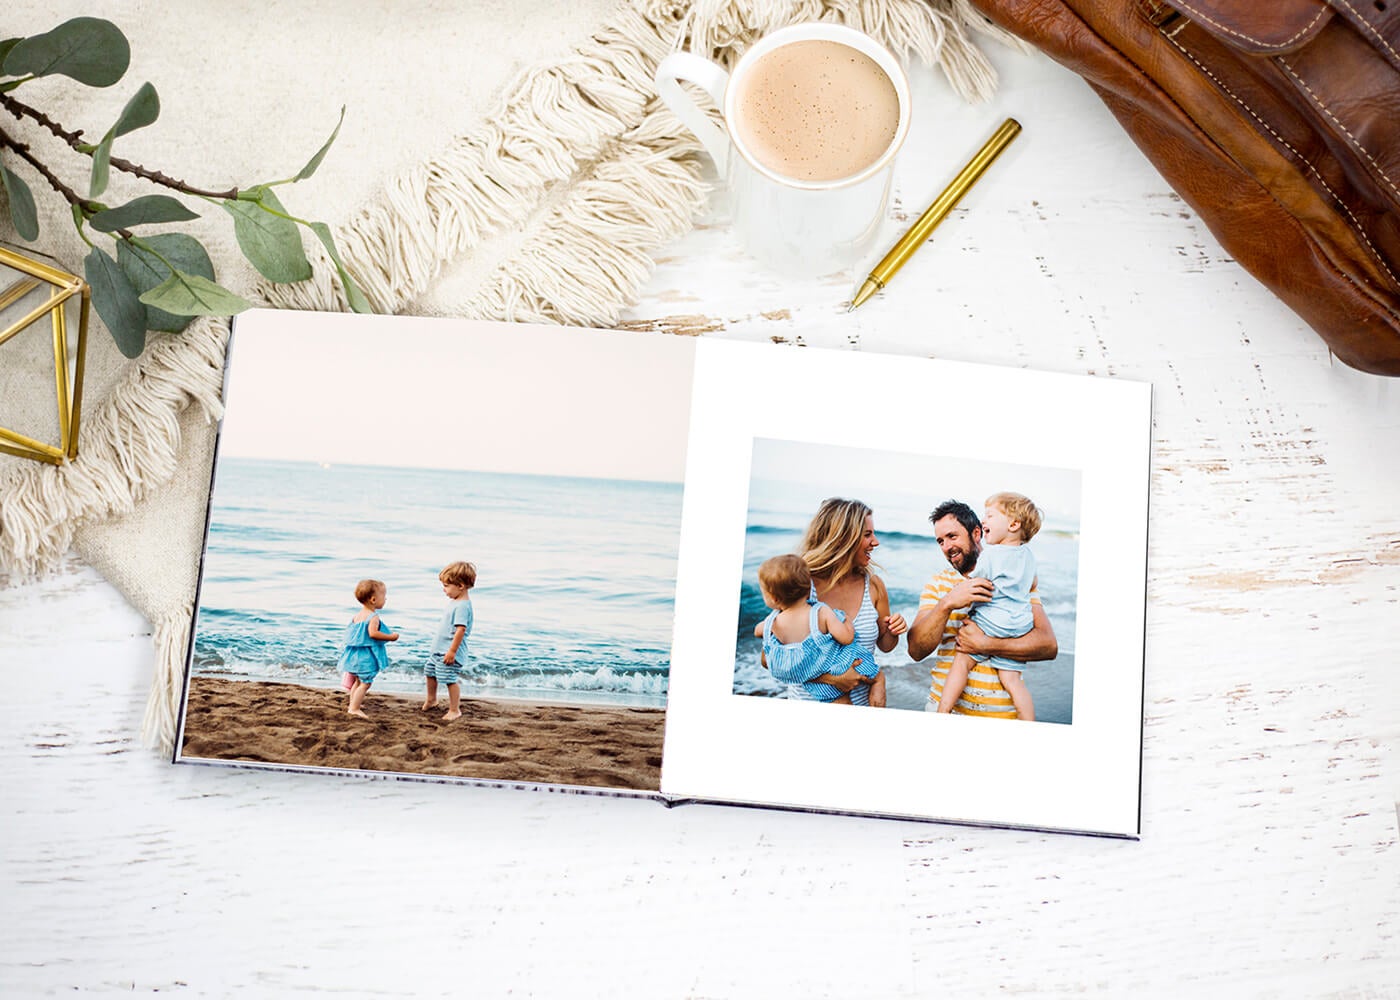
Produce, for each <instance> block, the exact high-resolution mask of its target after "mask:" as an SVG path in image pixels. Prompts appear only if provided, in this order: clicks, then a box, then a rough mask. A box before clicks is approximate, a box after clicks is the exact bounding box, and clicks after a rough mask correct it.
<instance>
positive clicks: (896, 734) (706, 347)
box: [661, 340, 1151, 837]
mask: <svg viewBox="0 0 1400 1000" xmlns="http://www.w3.org/2000/svg"><path fill="white" fill-rule="evenodd" d="M695 364H696V367H695V384H694V390H693V396H692V411H691V413H692V415H691V427H690V439H689V444H688V452H687V465H686V476H685V482H686V487H685V499H684V505H683V512H682V522H681V544H680V557H679V563H678V573H677V582H676V621H675V636H674V642H673V647H672V664H671V676H670V692H669V699H668V705H667V719H666V744H665V756H664V763H663V767H662V782H661V785H662V792H663V793H664V794H666V795H669V796H674V797H679V798H700V799H712V800H722V801H732V802H741V803H755V804H771V805H782V806H790V807H799V808H815V809H824V810H832V811H841V812H858V813H873V814H885V815H894V816H912V817H926V818H932V819H945V820H952V821H960V822H972V823H985V824H995V825H1008V826H1023V827H1033V828H1043V829H1055V830H1072V831H1083V832H1093V833H1102V834H1110V835H1118V836H1127V837H1134V836H1136V835H1137V833H1138V817H1139V793H1140V772H1141V767H1140V763H1141V732H1142V668H1143V629H1144V616H1145V582H1146V558H1147V504H1148V468H1149V457H1150V444H1151V387H1150V385H1147V384H1144V383H1136V382H1128V381H1123V380H1117V379H1108V378H1092V377H1084V376H1070V375H1057V374H1048V373H1041V372H1031V371H1023V370H1017V369H1007V368H997V367H990V366H981V365H970V364H963V363H955V362H947V361H937V360H927V359H919V358H897V357H891V356H882V355H872V354H860V353H854V352H838V351H823V350H817V349H791V348H779V347H769V346H767V345H756V344H744V343H737V342H727V341H722V340H701V341H699V342H698V343H697V345H696V358H695ZM833 387H852V388H850V389H834V388H833ZM843 392H845V393H847V395H845V396H843V395H842V393H843ZM852 393H853V394H854V399H855V401H856V402H857V403H858V404H859V405H857V406H855V407H852V406H851V405H850V402H851V395H850V394H852ZM833 411H836V412H839V411H845V412H850V413H859V414H860V416H859V418H852V419H847V420H834V419H829V418H826V419H817V418H816V417H814V414H818V413H821V414H828V413H830V412H833ZM818 428H819V429H818ZM758 439H777V440H780V441H792V442H810V443H812V444H816V445H826V446H834V447H840V448H859V449H865V450H867V451H868V452H873V453H876V454H875V456H874V457H875V458H878V457H879V456H878V453H879V452H888V453H889V456H890V463H889V464H890V469H889V473H888V477H889V478H888V480H887V481H886V482H884V483H883V484H872V489H873V488H874V486H875V485H895V484H897V482H898V480H899V479H900V468H901V464H900V461H901V456H921V457H922V458H921V460H923V461H928V460H932V461H936V462H938V463H945V464H947V465H949V466H951V467H952V468H953V470H954V471H953V473H952V479H954V480H956V479H957V472H956V469H957V468H958V466H959V463H960V462H966V463H968V466H969V467H971V465H973V464H974V463H984V464H985V463H987V462H993V463H995V462H1004V463H1008V464H1010V465H1021V466H1045V467H1051V468H1055V469H1067V470H1078V472H1079V483H1080V488H1081V504H1082V505H1081V508H1080V512H1079V538H1078V543H1079V549H1078V597H1077V627H1076V633H1077V634H1076V637H1075V642H1076V648H1075V668H1074V684H1073V720H1072V724H1068V725H1055V724H1050V723H1029V722H1021V721H993V720H985V719H976V718H969V717H964V716H957V715H936V714H934V713H926V712H922V711H898V710H890V709H885V710H876V709H867V708H849V707H846V706H836V705H827V704H821V703H815V702H805V701H797V700H786V699H781V698H773V697H755V696H752V695H740V694H735V693H734V676H735V656H736V654H735V635H736V623H737V621H738V615H739V600H740V583H741V580H742V578H743V574H744V557H745V532H746V522H747V514H748V509H747V508H748V503H749V486H750V476H751V471H752V464H751V459H752V455H753V453H754V447H755V441H756V440H758ZM906 464H908V463H907V460H906ZM872 467H873V466H872ZM882 478H883V477H882ZM1005 486H1006V488H1009V489H1015V487H1016V484H1015V483H1007V484H1005ZM943 499H946V497H945V496H941V495H931V496H929V498H928V509H929V510H932V508H933V507H934V506H935V505H936V504H937V503H938V502H939V501H940V500H943ZM959 499H964V500H966V501H967V502H968V503H969V504H971V505H972V506H974V508H975V509H976V510H977V512H978V513H979V514H980V513H981V505H982V501H983V500H984V499H985V497H984V496H967V497H959ZM876 516H877V517H878V512H877V515H876ZM929 534H930V535H931V534H932V531H931V529H930V531H929ZM929 551H930V553H931V554H930V558H929V561H928V566H927V573H926V574H925V576H924V578H923V579H921V580H919V581H916V582H915V583H916V585H918V586H922V583H923V582H924V580H926V579H927V578H928V577H929V576H932V575H933V573H935V572H937V571H940V570H943V569H946V568H947V563H946V561H944V560H943V559H942V558H941V554H940V553H939V551H938V549H937V547H936V546H933V547H931V548H930V550H929ZM772 554H774V555H776V554H778V552H774V553H772ZM877 557H878V552H877ZM750 582H754V581H750ZM904 582H905V583H906V585H908V583H909V582H908V581H904ZM910 617H911V620H912V616H910ZM898 649H899V650H900V651H903V650H904V640H902V639H901V641H900V645H899V647H898ZM931 659H932V658H931V657H930V661H931Z"/></svg>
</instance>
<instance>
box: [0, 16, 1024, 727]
mask: <svg viewBox="0 0 1400 1000" xmlns="http://www.w3.org/2000/svg"><path fill="white" fill-rule="evenodd" d="M811 20H831V21H839V22H843V23H846V24H850V25H852V26H854V27H857V28H860V29H862V30H864V31H867V32H869V33H870V34H872V35H874V36H875V37H876V38H878V39H880V40H881V41H883V42H884V43H885V44H886V45H888V46H889V47H890V48H891V49H892V50H894V51H895V52H896V53H899V54H903V55H907V56H912V57H915V58H917V59H919V60H921V61H922V62H924V63H926V64H935V63H936V64H938V65H939V66H940V67H941V68H942V70H943V72H944V74H945V75H946V76H947V78H948V80H949V82H950V83H951V85H952V87H953V88H954V89H955V90H956V91H957V92H958V93H959V94H960V95H961V96H963V97H964V98H965V99H967V100H979V99H981V98H983V97H986V96H988V95H989V94H990V92H991V90H992V88H993V86H994V83H995V76H994V74H993V71H992V69H991V67H990V65H989V64H988V63H987V61H986V59H985V57H983V55H982V54H981V53H980V52H979V51H978V50H977V48H976V47H975V46H974V45H973V44H972V42H971V41H970V40H969V35H968V33H969V30H976V31H983V32H986V33H988V34H990V35H995V36H996V37H998V38H1000V37H1002V36H1000V35H999V34H997V33H996V32H995V31H994V30H993V29H991V28H990V27H989V26H988V25H987V24H986V22H985V21H984V20H983V19H982V18H981V17H980V16H979V15H978V14H977V13H976V12H975V11H974V10H973V9H972V7H971V6H970V4H969V2H968V0H931V2H924V0H806V2H797V3H781V2H776V0H730V2H720V3H716V2H705V0H700V2H696V3H693V4H691V3H684V2H680V0H675V2H664V0H650V2H635V3H627V4H623V5H621V6H619V7H617V8H615V9H613V11H612V12H611V15H610V16H609V17H608V19H607V21H606V23H605V24H604V25H603V26H602V27H601V28H599V29H598V30H596V31H594V32H593V33H592V35H591V37H589V38H588V39H587V40H586V41H585V42H584V43H583V44H580V45H577V46H576V47H575V48H573V50H572V51H570V52H569V53H568V54H567V55H565V56H564V57H563V58H556V59H552V60H550V61H548V62H547V63H545V64H542V65H539V66H536V67H535V68H533V69H531V70H529V71H528V72H526V73H524V74H523V75H521V76H520V77H518V78H517V79H516V81H515V83H514V84H513V85H512V86H510V87H509V88H507V90H506V92H505V93H504V95H503V98H502V100H501V102H500V103H499V104H498V106H497V110H496V112H495V113H494V114H492V115H490V116H489V117H488V118H487V119H486V120H485V121H484V122H483V123H482V124H481V125H480V126H479V127H477V128H476V129H475V130H473V131H471V132H470V134H467V135H465V136H463V137H461V138H458V139H456V140H455V141H453V142H451V143H450V144H449V145H448V146H447V147H446V148H445V149H441V150H440V151H439V152H437V153H436V154H435V155H433V156H431V157H430V158H429V159H428V160H427V161H426V162H423V163H420V164H419V165H417V166H414V167H411V168H409V169H406V170H400V171H399V172H398V173H397V174H396V175H395V176H393V177H392V179H390V180H389V181H388V182H387V183H383V184H382V185H381V191H380V193H378V194H377V195H375V196H373V197H372V198H370V199H369V201H368V203H367V204H365V205H364V206H363V207H362V208H361V209H360V210H359V211H358V212H357V213H355V214H354V215H353V216H351V217H349V218H348V219H347V220H346V221H345V222H344V223H343V224H341V225H340V226H338V227H337V230H336V237H337V241H338V244H339V247H340V250H341V254H342V256H343V258H344V259H345V261H346V264H347V266H348V268H349V269H350V270H351V271H352V273H354V274H355V275H356V277H357V279H358V280H359V282H360V283H361V285H362V287H363V288H364V290H365V292H366V294H367V295H368V297H369V299H370V300H371V302H373V304H374V306H375V308H376V309H377V310H379V311H381V312H443V311H451V312H453V313H455V314H457V315H464V316H471V317H477V318H487V319H504V320H522V321H534V322H557V323H572V324H579V325H590V326H611V325H613V324H614V323H615V322H616V319H617V315H618V311H619V309H620V308H621V307H622V306H624V305H625V304H626V303H627V302H629V301H631V300H633V299H634V298H635V296H636V294H637V291H638V289H639V288H640V287H641V286H642V284H643V283H644V282H645V281H646V280H647V278H648V276H649V275H650V273H651V270H652V267H653V255H654V254H655V253H656V251H657V250H658V249H659V248H661V247H663V246H665V245H666V244H667V243H668V242H669V241H671V240H673V239H675V238H676V237H678V236H679V235H681V234H682V233H684V232H685V231H686V230H687V229H688V228H689V227H690V225H691V221H692V218H693V217H694V215H695V213H696V212H697V210H698V209H699V208H700V206H701V204H702V202H703V199H704V197H705V189H704V185H703V183H702V181H701V179H700V162H699V158H698V157H699V147H698V144H697V143H696V142H695V141H694V140H693V139H692V138H691V137H690V136H689V135H688V134H686V133H683V131H682V130H681V129H680V127H679V125H678V124H677V122H676V121H675V120H674V118H672V116H671V115H670V114H669V113H668V112H666V111H665V109H664V108H663V107H661V105H660V103H659V101H658V100H657V99H656V97H655V95H654V93H653V90H652V73H653V71H654V69H655V67H656V64H657V62H658V61H659V60H660V59H661V58H662V57H663V56H665V55H666V54H667V53H668V52H669V51H671V50H673V49H674V48H677V47H687V48H690V49H691V50H692V51H696V52H702V53H708V54H709V55H711V56H712V57H713V58H716V59H717V60H719V61H721V62H724V63H732V62H733V60H734V59H735V58H736V57H737V56H738V55H739V54H740V53H742V51H743V50H744V49H745V47H746V46H748V45H749V44H750V43H751V42H752V41H753V40H755V39H756V38H758V37H760V36H761V35H763V34H765V33H766V32H768V31H770V30H772V29H774V28H777V27H780V26H782V25H785V24H791V23H798V22H803V21H811ZM133 49H134V50H135V46H133ZM382 113H384V114H392V113H393V112H392V108H388V109H386V110H384V111H383V112H382ZM304 214H308V215H310V216H311V217H313V218H314V217H316V216H315V215H314V213H304ZM503 237H504V238H506V240H507V242H508V243H509V248H508V250H507V252H506V253H504V254H503V255H502V256H501V257H500V258H499V259H498V260H497V261H495V262H494V266H490V267H488V268H487V269H486V270H485V272H484V273H483V274H480V275H478V277H477V280H476V282H475V284H474V286H473V287H472V288H471V290H470V291H469V292H468V293H467V294H464V295H461V296H459V297H458V298H457V299H456V300H455V301H449V302H446V303H442V302H437V301H435V300H434V299H433V294H434V290H435V287H436V286H439V285H441V284H443V283H444V281H445V276H446V275H447V274H448V272H450V271H452V269H453V268H454V267H457V266H458V265H459V262H461V261H464V260H466V261H470V260H471V255H472V254H473V252H474V251H478V250H479V249H480V248H482V247H483V246H485V245H486V244H488V243H490V242H491V241H492V240H493V239H494V240H496V241H497V242H499V241H500V239H501V238H503ZM327 263H328V262H327V261H326V260H325V259H319V260H316V259H313V264H314V265H315V267H316V274H315V276H314V277H313V278H312V279H311V280H309V281H306V282H303V283H302V284H300V285H296V286H285V285H282V286H274V285H269V284H266V283H260V282H256V281H251V280H250V281H248V282H247V283H246V289H245V291H246V293H248V294H249V297H250V298H253V299H255V300H258V301H261V302H264V303H266V304H268V305H272V306H278V307H285V308H293V309H319V310H341V309H344V308H345V303H344V298H343V295H342V293H341V289H340V287H339V284H338V281H337V280H336V278H335V272H334V269H333V268H331V267H328V266H327ZM72 264H73V262H70V266H72ZM216 264H217V265H218V266H219V268H220V273H221V274H225V276H226V274H227V272H226V270H225V265H224V262H223V261H221V260H220V259H219V258H218V256H217V252H216ZM225 280H228V279H227V276H226V277H225ZM227 330H228V326H227V323H226V321H220V320H199V321H197V322H195V323H193V324H191V326H190V327H189V328H188V329H187V330H186V331H185V332H184V333H183V334H180V335H178V336H175V337H167V338H163V339H160V340H158V341H156V342H154V343H153V344H152V346H151V347H149V348H148V350H147V352H146V354H145V355H144V356H143V357H142V358H141V359H140V360H139V362H138V363H132V364H129V365H127V366H125V367H124V368H123V369H122V370H121V371H119V372H118V373H117V375H116V376H115V378H113V379H112V380H111V384H110V385H109V386H105V387H104V388H105V390H106V391H105V394H104V396H103V398H101V399H92V398H90V399H89V403H88V410H87V412H88V414H89V416H88V418H87V419H86V421H85V424H84V427H83V431H82V438H81V453H80V456H79V458H78V460H77V461H76V462H73V463H72V464H70V465H68V466H65V467H62V468H50V467H40V466H37V465H34V464H33V463H27V464H22V467H21V466H20V464H16V463H9V464H7V465H5V466H4V467H3V468H0V572H8V573H12V574H20V575H27V574H31V573H35V572H42V571H43V570H45V569H47V568H50V567H52V566H53V565H54V564H55V562H56V560H57V559H58V558H59V557H60V556H61V555H62V554H63V553H64V552H65V551H66V550H68V549H69V548H70V547H75V548H76V549H77V551H78V552H79V554H80V555H82V556H83V557H84V558H85V559H87V560H88V561H89V562H91V563H92V564H93V565H94V566H96V567H97V568H98V569H99V570H100V571H101V572H102V573H103V574H104V575H105V576H107V578H108V579H109V580H111V581H112V583H114V584H115V585H116V586H117V587H118V588H119V589H121V590H122V592H123V593H125V594H126V595H127V597H128V598H129V599H130V600H131V601H132V603H133V604H134V605H135V606H136V607H137V608H138V609H139V610H141V611H142V612H143V613H144V614H145V615H146V616H147V617H148V618H149V619H150V620H151V622H152V623H153V625H154V627H155V643H156V648H157V660H156V671H155V677H154V681H153V684H152V688H151V695H150V701H149V703H148V706H147V713H146V720H145V724H144V726H143V736H144V738H145V739H146V740H147V741H149V742H151V743H153V744H159V745H164V746H166V747H168V746H169V745H170V742H171V741H172V739H173V737H174V732H175V726H176V713H177V711H178V707H179V706H178V702H179V693H180V677H181V674H182V671H183V666H184V657H185V648H186V645H187V642H188V634H189V627H190V619H191V616H192V611H193V606H192V605H193V600H194V590H195V584H196V575H197V572H198V562H199V553H200V549H201V546H202V540H203V539H202V536H203V522H204V509H205V503H206V500H207V485H208V471H209V466H210V462H211V460H212V452H213V439H214V422H215V421H216V420H217V417H218V415H219V412H220V403H219V394H220V390H221V380H222V366H223V352H224V345H225V341H226V338H227ZM98 336H105V333H99V334H98ZM7 391H8V390H7ZM11 395H13V393H11Z"/></svg>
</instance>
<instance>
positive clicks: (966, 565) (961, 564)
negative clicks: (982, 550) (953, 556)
mask: <svg viewBox="0 0 1400 1000" xmlns="http://www.w3.org/2000/svg"><path fill="white" fill-rule="evenodd" d="M949 562H952V560H949ZM952 566H953V569H955V570H957V571H958V572H959V573H961V574H962V575H963V576H967V574H969V573H971V572H972V571H973V570H974V569H976V568H977V550H976V549H968V550H967V551H966V552H964V553H963V556H962V559H961V560H959V561H958V562H955V563H952Z"/></svg>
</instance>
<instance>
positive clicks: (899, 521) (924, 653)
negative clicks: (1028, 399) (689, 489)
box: [734, 438, 1080, 724]
mask: <svg viewBox="0 0 1400 1000" xmlns="http://www.w3.org/2000/svg"><path fill="white" fill-rule="evenodd" d="M1079 490H1080V474H1079V472H1078V471H1077V470H1071V469H1052V468H1046V467H1043V466H1028V465H1015V464H1010V463H998V462H986V461H979V460H976V459H969V458H961V457H954V456H937V455H911V454H905V453H894V452H887V451H882V450H879V449H873V448H843V447H836V446H830V445H819V444H812V443H810V442H804V441H777V440H772V439H768V438H762V439H758V440H755V441H754V443H753V460H752V469H751V474H750V479H749V502H748V516H747V525H746V528H745V532H744V563H743V580H742V583H741V585H740V598H739V624H738V641H737V644H736V648H735V653H734V693H735V694H742V695H754V696H759V697H771V698H786V699H793V700H798V701H813V702H818V703H821V704H830V705H850V704H854V705H872V706H875V707H879V708H891V709H906V710H911V711H930V712H939V711H942V712H951V713H956V714H960V715H966V716H970V717H973V718H985V719H1002V720H1006V719H1021V720H1026V721H1036V722H1052V723H1061V724H1069V723H1071V722H1073V716H1074V632H1075V624H1076V615H1075V606H1076V602H1077V593H1078V565H1079V508H1080V496H1079ZM979 581H981V582H979ZM950 672H951V679H950Z"/></svg>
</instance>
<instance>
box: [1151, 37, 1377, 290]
mask: <svg viewBox="0 0 1400 1000" xmlns="http://www.w3.org/2000/svg"><path fill="white" fill-rule="evenodd" d="M1170 41H1171V43H1172V45H1173V46H1175V47H1176V49H1177V51H1179V52H1180V53H1181V54H1182V55H1184V56H1185V57H1186V58H1187V59H1190V60H1191V61H1192V62H1193V63H1195V64H1196V68H1197V69H1199V70H1200V71H1201V72H1202V73H1204V74H1205V75H1206V76H1208V77H1210V78H1211V80H1213V81H1214V82H1215V85H1216V86H1217V87H1219V88H1220V89H1221V90H1222V91H1224V92H1225V93H1226V94H1228V95H1229V96H1230V98H1231V99H1232V100H1233V101H1234V102H1235V103H1236V104H1238V105H1239V106H1240V107H1242V108H1244V109H1245V110H1246V111H1248V112H1249V116H1250V117H1251V118H1253V119H1254V120H1255V121H1257V122H1258V123H1259V124H1260V125H1262V126H1263V127H1264V129H1265V130H1266V131H1267V132H1268V133H1269V134H1270V135H1271V136H1273V137H1274V138H1275V139H1276V140H1278V142H1279V144H1280V145H1282V146H1284V147H1285V148H1286V149H1288V151H1289V152H1291V153H1292V154H1293V155H1294V156H1295V157H1297V158H1298V160H1299V161H1300V162H1301V163H1303V164H1304V165H1305V166H1306V167H1307V168H1308V170H1310V171H1311V172H1312V175H1313V176H1314V177H1316V178H1317V182H1318V183H1319V184H1321V185H1322V187H1323V189H1324V190H1326V192H1327V193H1328V194H1329V195H1331V196H1332V200H1333V201H1334V202H1336V204H1337V206H1338V207H1339V208H1341V210H1342V211H1343V212H1345V213H1346V215H1347V218H1348V219H1350V220H1351V224H1352V228H1353V229H1354V230H1355V232H1356V235H1358V236H1360V237H1361V241H1362V242H1363V243H1365V244H1366V246H1367V248H1368V249H1370V251H1371V255H1372V256H1373V257H1375V258H1376V263H1378V264H1380V266H1381V269H1382V270H1383V271H1385V273H1386V274H1388V275H1390V280H1391V281H1392V282H1394V283H1395V284H1396V285H1400V278H1397V277H1396V276H1395V272H1393V271H1392V270H1391V269H1390V265H1389V264H1388V263H1387V262H1386V260H1385V258H1384V257H1382V256H1381V254H1380V251H1379V250H1377V249H1376V247H1375V245H1374V244H1373V243H1372V242H1371V240H1370V237H1368V236H1367V235H1366V233H1365V231H1364V230H1363V229H1362V228H1361V223H1360V221H1359V220H1358V219H1357V218H1356V216H1355V215H1353V214H1352V211H1351V209H1350V208H1348V207H1347V204H1346V202H1344V201H1342V199H1341V198H1339V197H1338V196H1337V192H1335V191H1333V190H1332V188H1331V187H1330V186H1329V185H1328V183H1327V181H1326V179H1325V178H1324V177H1323V176H1322V174H1321V173H1320V172H1319V171H1318V169H1317V167H1315V166H1313V165H1312V162H1311V161H1309V160H1308V158H1307V157H1305V156H1304V155H1303V154H1302V153H1300V152H1298V150H1296V149H1294V148H1293V145H1292V143H1290V142H1289V141H1288V140H1287V139H1285V138H1284V137H1283V136H1281V135H1279V134H1278V133H1277V132H1275V131H1274V129H1273V127H1272V126H1271V125H1270V124H1269V123H1268V122H1266V121H1265V120H1264V119H1263V118H1261V117H1259V114H1258V113H1257V112H1256V111H1255V110H1254V109H1253V108H1251V107H1250V106H1249V105H1248V104H1246V103H1245V102H1244V101H1243V100H1241V99H1240V97H1239V95H1238V94H1236V93H1235V92H1234V91H1232V90H1231V89H1230V88H1229V87H1227V86H1225V84H1224V83H1223V82H1222V81H1221V79H1220V78H1219V77H1217V76H1216V75H1215V74H1214V73H1212V72H1211V71H1210V70H1208V69H1207V68H1206V67H1205V65H1204V64H1203V63H1202V62H1201V61H1200V60H1199V59H1197V58H1196V57H1195V56H1194V55H1192V54H1191V53H1190V52H1188V51H1186V49H1184V48H1182V46H1181V43H1180V42H1178V41H1177V40H1176V39H1174V38H1173V39H1170Z"/></svg>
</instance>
